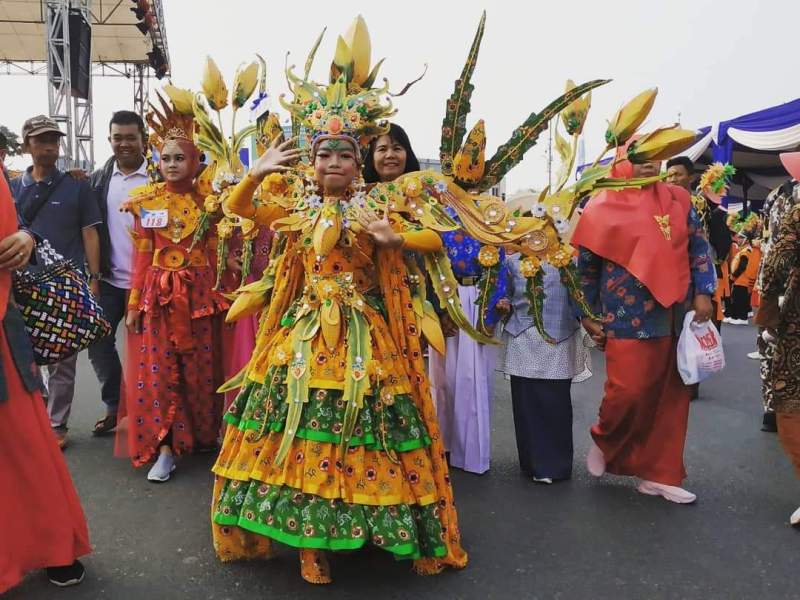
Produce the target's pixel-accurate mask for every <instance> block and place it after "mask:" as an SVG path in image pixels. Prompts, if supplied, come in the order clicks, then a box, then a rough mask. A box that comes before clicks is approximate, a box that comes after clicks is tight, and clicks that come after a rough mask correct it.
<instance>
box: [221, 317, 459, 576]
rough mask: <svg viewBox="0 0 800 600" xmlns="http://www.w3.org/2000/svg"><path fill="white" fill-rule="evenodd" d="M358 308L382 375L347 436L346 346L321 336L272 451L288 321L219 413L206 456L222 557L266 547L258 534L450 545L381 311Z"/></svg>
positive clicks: (422, 431)
mask: <svg viewBox="0 0 800 600" xmlns="http://www.w3.org/2000/svg"><path fill="white" fill-rule="evenodd" d="M363 313H364V314H365V316H366V317H367V319H368V320H369V323H370V337H369V340H370V344H371V357H372V364H373V366H372V367H371V369H373V370H379V371H380V372H381V373H382V375H383V378H382V384H381V385H380V386H379V385H372V388H374V389H369V390H368V392H367V394H366V395H364V397H363V405H362V406H361V407H360V409H359V410H358V413H357V418H356V420H355V425H354V426H353V427H352V434H351V435H350V437H349V441H348V443H346V444H343V443H342V436H343V433H344V430H345V429H346V428H347V426H346V421H347V418H348V417H347V413H348V406H347V405H348V403H347V402H346V401H345V395H344V394H345V391H344V388H345V385H344V383H343V378H344V377H345V376H347V374H348V368H349V365H350V364H351V363H352V357H350V362H348V357H347V348H346V346H347V344H345V343H340V344H339V346H337V347H336V348H334V349H328V348H326V347H325V343H324V342H323V340H322V336H321V335H318V336H316V337H315V338H314V339H313V341H312V342H311V348H312V349H313V351H312V354H311V356H312V361H311V365H310V367H311V368H310V370H309V373H308V378H309V379H310V387H309V391H308V397H307V399H306V398H304V400H305V402H303V403H302V407H301V411H302V412H301V413H300V415H299V418H298V419H297V420H296V426H293V429H292V434H291V438H290V439H291V444H290V445H289V447H288V451H284V454H285V457H284V458H283V460H282V461H278V460H277V457H278V456H279V449H280V448H281V447H282V443H284V442H286V440H285V439H284V435H285V433H286V430H287V422H292V421H290V419H289V418H290V410H292V408H291V407H292V403H291V402H289V400H291V398H290V395H291V394H290V386H289V385H288V383H287V382H288V381H289V380H290V378H291V374H290V369H292V364H291V363H289V364H286V363H287V360H285V358H284V357H282V356H281V355H280V354H281V353H280V352H279V351H278V349H279V348H285V349H288V344H290V343H291V340H292V334H291V326H287V327H285V328H284V330H283V331H281V332H279V333H278V334H277V335H276V336H275V338H273V340H272V343H271V344H269V345H268V346H267V347H265V348H264V349H263V351H262V353H261V354H260V356H259V357H257V359H256V361H255V362H254V363H253V364H257V365H258V364H260V365H261V366H262V372H263V376H259V377H257V379H258V380H254V379H253V378H251V379H249V380H248V382H247V383H246V385H245V386H244V387H243V388H242V391H241V392H240V394H239V395H238V396H237V399H236V401H235V402H234V403H233V404H232V405H231V407H230V409H229V411H228V413H227V414H226V416H225V420H226V422H227V423H228V429H227V432H226V435H225V440H224V442H223V447H222V450H221V453H220V456H219V458H218V460H217V463H216V465H215V466H214V473H215V474H216V476H217V477H216V483H215V489H214V504H213V507H212V519H213V523H214V543H215V549H216V551H217V553H218V555H219V556H220V558H222V559H223V560H231V559H236V558H255V557H257V556H259V555H261V554H264V553H265V552H267V551H268V547H269V545H268V543H266V541H265V539H259V538H260V537H262V536H263V538H269V539H273V540H277V541H280V542H283V543H286V544H288V545H291V546H294V547H297V548H316V549H325V550H332V551H337V550H353V549H356V548H360V547H362V546H364V545H366V544H373V545H375V546H377V547H379V548H382V549H384V550H387V551H389V552H391V553H392V554H393V555H394V556H395V557H397V558H409V559H419V558H426V557H430V558H433V557H443V556H444V555H445V554H446V553H447V549H446V546H445V542H444V540H445V535H446V532H445V531H444V528H443V526H442V524H441V521H440V518H439V516H440V515H439V511H440V510H441V507H440V506H439V504H440V501H439V500H438V499H437V498H438V496H437V491H436V483H435V480H434V475H433V466H432V464H431V459H430V455H429V446H430V445H431V439H430V437H429V435H428V431H427V429H426V427H425V423H424V421H423V420H422V418H421V417H420V414H419V412H418V410H417V407H416V405H415V404H414V400H413V399H412V397H411V396H410V395H409V391H410V390H409V384H408V377H407V376H406V374H405V373H404V372H403V371H402V370H401V369H399V368H398V367H399V365H400V364H402V362H403V361H402V358H401V357H399V356H398V353H397V351H396V349H395V347H394V343H393V341H392V338H391V337H390V334H389V332H388V328H387V326H386V324H385V321H384V320H383V317H382V315H380V314H379V312H378V311H377V310H375V309H374V308H373V307H367V308H366V309H365V310H364V311H363ZM345 337H346V336H345ZM373 381H374V379H373ZM387 390H388V392H387ZM345 448H347V449H346V450H345Z"/></svg>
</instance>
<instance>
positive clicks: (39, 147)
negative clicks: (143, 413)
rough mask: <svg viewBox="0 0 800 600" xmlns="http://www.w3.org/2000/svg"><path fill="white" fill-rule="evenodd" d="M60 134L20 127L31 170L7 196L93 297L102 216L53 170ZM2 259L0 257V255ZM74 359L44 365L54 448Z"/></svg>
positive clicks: (76, 183)
mask: <svg viewBox="0 0 800 600" xmlns="http://www.w3.org/2000/svg"><path fill="white" fill-rule="evenodd" d="M63 135H64V134H63V133H62V132H61V130H60V129H59V128H58V124H57V123H56V122H55V121H53V120H52V119H50V118H49V117H46V116H44V115H39V116H36V117H32V118H30V119H28V120H27V121H25V124H24V125H23V126H22V140H23V146H22V149H23V151H24V152H26V153H28V154H30V155H31V159H32V161H33V166H31V167H28V169H27V170H26V171H25V172H24V173H23V174H22V175H21V176H20V177H17V178H16V179H13V180H12V181H11V192H12V194H13V195H14V200H15V202H16V205H17V212H18V214H19V216H20V220H21V221H22V223H23V225H24V226H25V227H27V228H29V229H30V230H31V231H33V232H34V234H35V235H37V236H39V237H40V238H42V239H45V240H48V241H49V242H50V245H51V246H52V247H53V249H54V250H55V251H56V252H58V253H59V254H61V255H62V256H64V257H65V258H67V259H71V260H72V261H73V262H74V264H75V265H77V266H78V267H83V268H84V269H87V270H88V277H89V280H90V283H91V286H92V291H93V292H94V293H95V294H98V292H99V285H98V284H99V278H100V273H99V272H100V236H99V234H98V231H97V226H98V225H99V224H100V223H101V221H102V216H101V215H100V211H99V209H98V207H97V203H96V202H95V201H94V199H93V198H92V195H91V191H90V187H89V182H88V181H86V180H82V179H79V178H76V177H73V176H72V175H71V174H70V173H64V172H63V171H61V170H60V169H59V168H58V166H57V164H56V163H57V161H58V158H59V141H60V138H61V137H62V136H63ZM0 258H2V255H0ZM76 363H77V356H72V357H70V358H68V359H65V360H63V361H61V362H58V363H56V364H53V365H48V367H47V372H48V375H49V377H48V385H47V388H48V399H47V412H48V414H49V416H50V425H51V426H52V428H53V431H54V432H55V434H56V437H57V439H58V443H59V446H60V447H61V448H63V447H65V446H66V444H67V422H68V419H69V414H70V410H71V408H72V400H73V397H74V394H75V367H76Z"/></svg>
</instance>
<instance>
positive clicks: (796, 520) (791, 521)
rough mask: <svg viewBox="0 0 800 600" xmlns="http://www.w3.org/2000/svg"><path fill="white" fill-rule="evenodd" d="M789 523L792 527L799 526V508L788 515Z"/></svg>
mask: <svg viewBox="0 0 800 600" xmlns="http://www.w3.org/2000/svg"><path fill="white" fill-rule="evenodd" d="M789 524H790V525H791V526H792V527H800V508H798V509H797V510H796V511H794V512H793V513H792V516H791V517H789Z"/></svg>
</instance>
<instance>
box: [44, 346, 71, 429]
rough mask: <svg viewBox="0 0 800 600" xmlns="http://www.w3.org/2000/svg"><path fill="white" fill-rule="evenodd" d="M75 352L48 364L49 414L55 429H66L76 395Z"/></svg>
mask: <svg viewBox="0 0 800 600" xmlns="http://www.w3.org/2000/svg"><path fill="white" fill-rule="evenodd" d="M77 362H78V355H77V354H75V355H74V356H71V357H69V358H67V359H64V360H62V361H61V362H57V363H56V364H54V365H47V367H46V369H47V378H46V379H47V414H48V415H49V416H50V425H51V427H53V428H54V429H56V428H58V429H66V428H67V421H68V420H69V413H70V411H71V410H72V399H73V398H74V396H75V367H76V365H77Z"/></svg>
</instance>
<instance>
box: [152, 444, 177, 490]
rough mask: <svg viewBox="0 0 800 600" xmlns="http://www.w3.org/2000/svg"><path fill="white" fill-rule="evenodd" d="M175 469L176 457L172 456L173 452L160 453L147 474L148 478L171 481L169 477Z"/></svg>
mask: <svg viewBox="0 0 800 600" xmlns="http://www.w3.org/2000/svg"><path fill="white" fill-rule="evenodd" d="M174 470H175V457H174V456H172V454H169V453H166V452H163V453H161V454H159V455H158V460H157V461H156V463H155V464H154V465H153V466H152V467H151V468H150V472H149V473H148V474H147V480H148V481H154V482H156V483H164V482H165V481H169V477H170V475H171V474H172V472H173V471H174Z"/></svg>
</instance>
